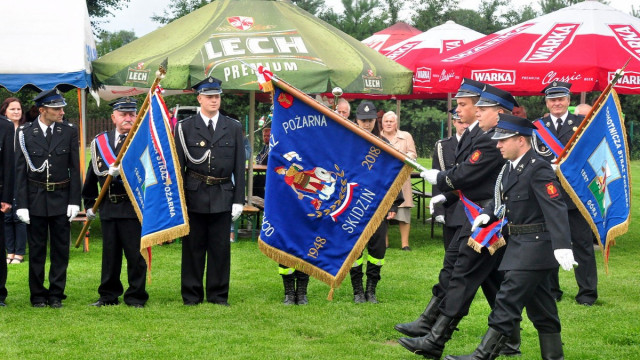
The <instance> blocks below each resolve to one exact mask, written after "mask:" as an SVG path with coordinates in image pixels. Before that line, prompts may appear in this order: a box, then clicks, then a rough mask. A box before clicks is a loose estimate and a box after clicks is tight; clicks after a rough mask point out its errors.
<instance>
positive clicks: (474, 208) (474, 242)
mask: <svg viewBox="0 0 640 360" xmlns="http://www.w3.org/2000/svg"><path fill="white" fill-rule="evenodd" d="M458 196H459V197H460V201H462V204H463V205H464V212H465V214H466V215H467V219H469V222H470V223H471V224H473V221H474V220H475V219H476V218H477V217H478V215H480V214H481V213H482V208H481V207H480V206H478V205H477V204H476V203H474V202H473V201H471V200H469V199H467V197H466V196H464V195H462V191H458ZM507 222H508V220H507V218H506V217H502V218H501V219H498V220H497V221H494V222H492V223H491V224H488V225H487V226H484V227H479V228H477V229H476V230H475V231H474V232H473V233H472V234H471V236H470V237H469V240H468V241H467V245H469V246H470V247H471V248H472V249H473V250H475V251H477V252H481V251H482V248H483V247H486V248H487V250H489V253H490V254H491V255H493V253H495V252H496V250H498V249H499V248H501V247H503V246H505V245H507V243H506V241H505V240H504V237H502V232H501V230H502V227H504V225H505V224H506V223H507Z"/></svg>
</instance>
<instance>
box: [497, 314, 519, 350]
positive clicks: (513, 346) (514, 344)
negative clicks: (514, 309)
mask: <svg viewBox="0 0 640 360" xmlns="http://www.w3.org/2000/svg"><path fill="white" fill-rule="evenodd" d="M520 330H521V329H520V322H518V324H517V325H516V327H515V328H514V329H513V333H512V334H511V337H509V339H507V342H505V343H504V347H503V348H502V350H501V351H500V356H520V355H522V353H521V352H520Z"/></svg>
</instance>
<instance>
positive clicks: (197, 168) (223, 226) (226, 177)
mask: <svg viewBox="0 0 640 360" xmlns="http://www.w3.org/2000/svg"><path fill="white" fill-rule="evenodd" d="M221 85H222V82H221V81H220V80H218V79H215V78H213V77H207V78H206V79H204V80H202V81H201V82H199V83H197V84H196V85H194V86H193V89H194V90H195V92H196V93H197V94H198V103H200V113H199V114H196V115H194V116H192V117H190V118H187V119H184V120H182V121H180V122H179V123H178V124H177V126H176V131H175V135H174V137H175V142H176V148H177V149H176V150H177V156H178V160H179V161H180V172H181V173H182V175H183V178H184V180H185V181H184V189H185V197H186V201H187V208H188V212H189V226H190V228H191V232H190V233H189V236H187V237H186V238H185V239H184V240H183V242H182V287H181V289H182V290H181V292H182V300H183V302H184V304H185V305H197V304H200V303H201V302H202V301H203V300H204V297H205V289H204V288H203V284H202V278H203V276H204V268H205V261H206V267H207V280H206V300H207V301H208V302H210V303H214V304H218V305H223V306H229V303H228V298H229V275H230V270H231V246H230V244H229V237H228V234H229V224H230V223H231V221H232V220H233V221H235V220H236V219H238V217H240V215H241V214H242V209H243V204H244V189H245V185H244V184H245V179H244V174H245V155H244V141H243V135H242V126H241V125H240V123H238V122H237V121H235V120H233V119H231V118H228V117H226V116H224V115H222V114H220V112H219V111H218V110H219V109H220V94H222V89H221ZM232 176H233V178H234V182H235V183H234V182H232V181H231V177H232Z"/></svg>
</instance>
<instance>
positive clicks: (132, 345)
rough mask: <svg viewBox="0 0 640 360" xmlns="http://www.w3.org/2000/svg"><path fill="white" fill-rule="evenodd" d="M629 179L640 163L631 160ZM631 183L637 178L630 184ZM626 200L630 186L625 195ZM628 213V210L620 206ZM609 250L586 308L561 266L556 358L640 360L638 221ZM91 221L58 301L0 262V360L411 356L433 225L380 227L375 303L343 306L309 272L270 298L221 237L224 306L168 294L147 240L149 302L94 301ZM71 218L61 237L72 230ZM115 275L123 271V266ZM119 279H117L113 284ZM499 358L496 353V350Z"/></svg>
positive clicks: (477, 319)
mask: <svg viewBox="0 0 640 360" xmlns="http://www.w3.org/2000/svg"><path fill="white" fill-rule="evenodd" d="M631 169H632V175H633V179H636V178H638V177H639V176H640V162H634V163H633V164H632V166H631ZM636 184H637V182H636ZM637 203H638V194H637V192H636V193H635V194H634V196H633V202H632V204H634V206H635V204H637ZM414 214H415V212H414ZM632 215H633V218H636V219H637V217H638V214H637V213H634V214H632ZM636 223H637V221H636V220H632V226H631V227H630V230H629V232H628V233H627V234H626V235H624V236H622V237H620V238H618V241H617V245H616V246H615V247H613V249H612V251H611V257H610V263H609V274H605V272H604V266H603V264H602V254H601V253H600V252H598V253H597V255H596V256H597V260H598V275H599V295H600V298H599V300H598V302H597V303H596V305H595V306H593V307H584V306H580V305H578V304H576V303H575V302H573V301H572V300H573V297H574V296H575V293H576V291H577V286H576V283H575V280H574V279H573V273H567V272H564V271H561V273H560V276H561V278H560V281H561V285H562V288H563V290H564V291H565V296H564V300H562V302H560V303H559V304H558V306H559V311H560V316H561V320H562V325H563V330H562V336H563V341H564V344H565V345H564V350H565V357H566V358H567V359H589V360H591V359H640V335H638V334H640V321H639V319H640V276H639V275H640V274H639V268H640V267H639V266H638V259H639V258H640V244H639V243H638V241H637V239H638V238H640V234H639V232H640V229H639V228H640V227H639V226H637V225H636ZM97 225H98V223H97V222H96V224H94V226H93V228H92V237H91V243H90V251H89V252H88V253H84V252H82V250H81V249H75V248H72V249H71V260H70V264H69V272H68V281H67V290H66V293H67V295H68V296H69V298H68V299H67V300H65V301H64V307H63V308H62V309H51V308H45V309H35V308H32V307H31V306H30V303H29V290H28V283H27V278H28V276H27V273H28V269H27V266H28V264H27V263H26V262H25V263H23V264H20V265H9V274H8V283H7V288H8V290H9V297H8V298H7V304H8V305H9V306H8V307H6V308H0V359H260V360H264V359H418V358H421V357H418V356H416V355H413V354H411V353H409V352H408V351H406V350H405V349H404V348H402V347H401V346H400V345H398V344H397V342H396V339H397V338H398V337H400V335H401V334H400V333H398V332H396V331H395V330H394V329H393V325H394V324H396V323H398V322H406V321H411V320H413V319H414V318H415V317H416V316H417V315H418V314H419V313H421V312H422V310H423V309H424V306H425V305H426V302H427V300H428V298H429V295H428V294H430V291H431V286H432V285H433V284H434V283H435V282H436V281H437V275H438V271H439V269H440V266H441V259H442V256H443V246H442V242H441V230H440V229H439V228H438V229H437V230H436V235H435V238H434V239H430V238H429V226H428V224H427V225H426V226H424V225H422V220H416V219H415V218H414V219H413V223H412V230H411V248H412V249H413V251H411V252H405V251H401V250H400V240H399V233H398V228H397V226H392V227H390V232H389V235H390V243H391V246H390V248H389V250H388V251H387V256H386V265H385V266H384V267H383V269H382V281H381V282H380V284H379V287H378V299H379V300H380V301H381V303H380V304H377V305H374V304H359V305H356V304H353V302H352V294H351V286H350V283H349V280H348V278H347V279H346V280H345V282H344V283H343V285H342V287H340V288H339V289H337V290H336V293H335V298H334V300H333V301H327V300H326V297H327V293H328V291H329V288H328V286H327V285H325V284H324V283H321V282H319V281H317V280H315V279H311V282H310V284H309V305H308V306H290V307H286V306H284V305H282V303H281V301H282V298H283V287H282V280H281V278H280V276H279V275H278V274H277V264H276V263H275V262H273V261H272V260H270V259H269V258H267V257H266V256H264V255H263V254H262V253H261V252H260V251H259V250H258V247H257V244H256V242H252V241H250V240H249V239H246V238H242V239H240V240H239V241H237V242H236V243H234V244H232V247H231V252H232V260H231V261H232V263H231V266H232V269H231V292H230V298H229V302H230V303H231V307H228V308H227V307H221V306H216V305H211V304H203V305H200V306H196V307H185V306H183V305H182V300H181V298H180V244H179V243H174V244H171V245H165V246H158V247H154V249H153V272H152V282H151V283H150V284H148V291H149V294H150V299H149V302H148V304H147V306H146V307H145V308H144V309H135V308H129V307H127V306H125V305H123V304H121V305H120V306H113V307H103V308H94V307H91V306H88V304H90V303H92V302H94V301H96V300H97V299H98V293H97V288H98V285H99V282H100V266H101V265H100V264H101V263H100V256H101V238H100V231H99V226H97ZM79 229H80V228H79V226H78V224H74V228H73V230H74V231H73V232H72V235H73V237H74V240H75V236H76V235H77V233H78V231H79ZM122 280H123V283H124V284H126V268H124V267H123V276H122ZM125 286H126V285H125ZM488 314H489V307H488V305H487V303H486V300H485V299H484V297H483V296H482V295H481V294H479V295H478V297H477V299H476V301H474V303H473V305H472V307H471V310H470V315H469V316H467V317H466V318H465V319H464V320H463V321H462V322H461V323H460V325H459V328H460V329H461V330H460V331H459V332H456V333H455V334H454V336H453V339H452V340H451V341H450V342H449V343H448V344H447V348H446V349H445V354H462V353H467V352H471V351H472V350H473V349H474V348H475V346H476V345H477V344H478V343H479V341H480V338H481V336H482V335H483V334H484V332H485V331H486V327H487V316H488ZM523 316H524V317H525V320H524V321H523V322H522V327H523V331H522V351H523V356H521V357H520V358H519V359H522V360H528V359H539V358H540V356H539V349H538V339H537V333H536V331H535V329H534V328H533V325H532V324H531V322H529V321H528V320H526V315H523ZM505 359H506V358H505Z"/></svg>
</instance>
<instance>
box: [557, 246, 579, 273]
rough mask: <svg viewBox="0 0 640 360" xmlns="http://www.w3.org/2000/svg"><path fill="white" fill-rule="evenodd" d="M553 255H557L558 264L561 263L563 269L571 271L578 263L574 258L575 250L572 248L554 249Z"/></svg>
mask: <svg viewBox="0 0 640 360" xmlns="http://www.w3.org/2000/svg"><path fill="white" fill-rule="evenodd" d="M553 256H555V257H556V260H557V261H558V264H560V267H561V268H562V269H563V270H567V271H570V270H571V269H573V265H578V263H577V262H576V261H575V259H574V258H573V251H571V249H555V250H553Z"/></svg>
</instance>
